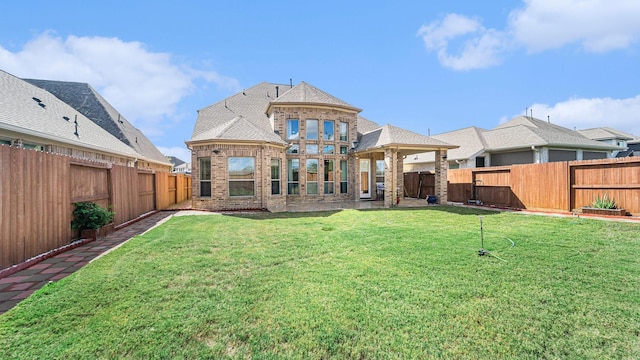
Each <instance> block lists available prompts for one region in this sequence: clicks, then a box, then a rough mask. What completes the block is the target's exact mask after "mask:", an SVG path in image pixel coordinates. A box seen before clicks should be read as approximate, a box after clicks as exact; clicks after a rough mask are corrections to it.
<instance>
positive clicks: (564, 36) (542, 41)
mask: <svg viewBox="0 0 640 360" xmlns="http://www.w3.org/2000/svg"><path fill="white" fill-rule="evenodd" d="M638 18H640V2H638V1H629V0H587V1H585V0H562V1H558V0H525V7H524V8H523V9H519V10H514V11H512V12H511V14H510V15H509V27H510V31H511V32H512V33H513V36H514V37H515V39H516V40H517V41H518V42H519V43H521V44H522V45H524V46H525V47H526V48H527V49H528V50H529V51H532V52H536V51H544V50H548V49H553V48H559V47H562V46H564V45H567V44H572V43H579V44H580V45H582V47H583V48H584V49H585V50H586V51H590V52H605V51H610V50H614V49H623V48H626V47H628V46H629V45H631V44H632V43H633V42H635V41H637V40H638V38H639V37H640V22H639V21H638Z"/></svg>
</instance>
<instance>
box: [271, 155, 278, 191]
mask: <svg viewBox="0 0 640 360" xmlns="http://www.w3.org/2000/svg"><path fill="white" fill-rule="evenodd" d="M271 195H280V159H271Z"/></svg>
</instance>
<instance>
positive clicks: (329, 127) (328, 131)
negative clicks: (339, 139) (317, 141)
mask: <svg viewBox="0 0 640 360" xmlns="http://www.w3.org/2000/svg"><path fill="white" fill-rule="evenodd" d="M323 127H324V135H323V137H322V138H323V139H324V140H328V141H333V140H335V138H334V133H335V125H334V122H333V120H325V121H324V124H323Z"/></svg>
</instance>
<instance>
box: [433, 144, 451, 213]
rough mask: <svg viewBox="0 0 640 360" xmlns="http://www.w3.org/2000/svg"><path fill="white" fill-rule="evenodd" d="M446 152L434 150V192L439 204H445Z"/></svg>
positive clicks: (444, 150)
mask: <svg viewBox="0 0 640 360" xmlns="http://www.w3.org/2000/svg"><path fill="white" fill-rule="evenodd" d="M448 164H449V163H448V162H447V150H446V149H440V150H436V169H435V173H436V174H435V175H436V178H435V190H436V193H435V195H436V197H437V198H438V203H439V204H446V203H447V168H448Z"/></svg>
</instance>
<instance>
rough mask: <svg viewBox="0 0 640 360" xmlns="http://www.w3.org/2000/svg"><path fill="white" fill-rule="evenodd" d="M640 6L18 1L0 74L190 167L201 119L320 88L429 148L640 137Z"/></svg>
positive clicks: (1, 43) (510, 0)
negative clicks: (474, 141)
mask: <svg viewBox="0 0 640 360" xmlns="http://www.w3.org/2000/svg"><path fill="white" fill-rule="evenodd" d="M637 19H640V2H636V1H627V0H608V1H607V0H564V1H556V0H523V1H515V0H506V1H500V2H479V1H471V0H468V1H463V0H459V1H394V2H390V1H384V2H383V1H380V2H371V1H348V2H347V1H332V0H330V1H322V2H300V1H277V2H253V1H252V2H248V1H226V2H217V1H154V2H132V1H119V0H116V1H108V2H93V1H68V0H60V1H40V0H31V1H20V2H18V1H7V2H4V3H3V5H2V13H1V14H0V20H1V22H0V69H2V70H4V71H7V72H9V73H11V74H13V75H16V76H19V77H24V78H38V79H48V80H62V81H80V82H87V83H89V84H91V85H92V86H93V87H94V88H95V89H96V90H98V91H99V92H100V93H101V94H102V95H103V96H104V97H105V98H106V99H107V100H108V101H109V102H110V103H111V104H112V105H114V106H115V107H116V108H117V109H118V110H119V111H120V112H121V113H122V114H123V115H124V117H125V118H127V119H128V120H129V121H131V122H132V123H133V124H134V125H135V126H137V127H138V128H140V129H141V130H142V131H143V132H144V133H145V134H146V135H147V136H148V137H149V138H150V139H151V141H152V142H153V143H154V144H155V145H156V146H158V147H159V148H160V149H161V150H162V151H163V152H164V153H165V154H168V155H176V156H178V157H181V158H183V160H188V152H187V151H186V148H185V145H184V141H185V140H188V139H189V138H190V137H191V132H192V130H193V126H194V123H195V119H196V116H197V113H196V111H197V110H198V109H201V108H204V107H206V106H208V105H210V104H213V103H215V102H217V101H219V100H222V99H223V98H225V97H227V96H230V95H232V94H234V93H235V92H237V91H240V90H242V89H243V88H248V87H251V86H253V85H255V84H257V83H260V82H262V81H269V82H276V83H283V84H288V83H289V80H290V79H292V81H293V83H294V84H297V83H299V82H300V81H306V82H308V83H310V84H312V85H314V86H316V87H318V88H320V89H322V90H324V91H327V92H329V93H330V94H332V95H334V96H337V97H338V98H340V99H342V100H344V101H346V102H348V103H350V104H352V105H354V106H356V107H359V108H361V109H363V112H362V113H361V115H362V116H364V117H367V118H369V119H370V120H373V121H375V122H378V123H380V124H386V123H391V124H394V125H397V126H401V127H404V128H407V129H409V130H413V131H416V132H419V133H422V134H425V135H426V134H428V133H431V134H438V133H442V132H447V131H452V130H456V129H460V128H464V127H469V126H478V127H482V128H487V129H490V128H493V127H495V126H497V125H499V124H500V123H501V122H504V121H506V120H508V119H510V118H512V117H514V116H517V115H522V114H524V113H525V109H532V110H533V116H534V117H538V118H540V119H544V120H547V119H548V118H547V116H549V118H550V120H551V122H553V123H556V124H559V125H562V126H565V127H568V128H572V129H573V128H577V129H584V128H591V127H598V126H611V127H614V128H616V129H619V130H622V131H626V132H629V133H632V134H634V135H640V115H639V114H640V88H639V86H638V84H639V80H640V66H638V64H640V41H639V40H640V22H639V21H638V20H637Z"/></svg>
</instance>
